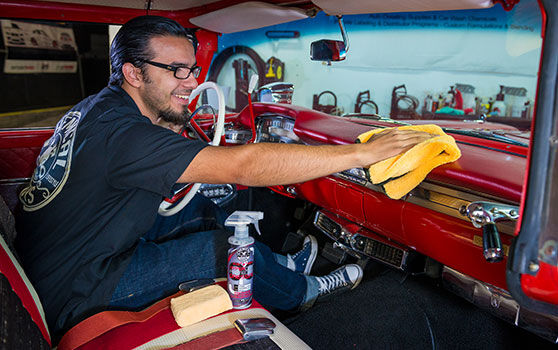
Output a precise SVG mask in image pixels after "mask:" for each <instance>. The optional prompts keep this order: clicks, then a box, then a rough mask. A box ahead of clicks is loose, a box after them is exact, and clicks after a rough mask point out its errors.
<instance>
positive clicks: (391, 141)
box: [361, 129, 436, 167]
mask: <svg viewBox="0 0 558 350" xmlns="http://www.w3.org/2000/svg"><path fill="white" fill-rule="evenodd" d="M434 136H436V135H432V134H429V133H427V132H424V131H415V130H398V129H389V130H384V131H382V132H379V133H377V134H374V135H372V137H370V139H368V141H367V142H366V147H367V150H366V151H365V152H366V153H364V154H363V158H362V165H361V166H362V167H368V166H370V165H372V164H374V163H377V162H380V161H382V160H384V159H388V158H391V157H394V156H396V155H398V154H401V153H404V152H406V151H408V150H409V149H411V148H413V146H415V145H417V144H419V143H421V142H423V141H426V140H428V139H430V138H432V137H434Z"/></svg>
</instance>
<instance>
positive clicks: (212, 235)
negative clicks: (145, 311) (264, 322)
mask: <svg viewBox="0 0 558 350" xmlns="http://www.w3.org/2000/svg"><path fill="white" fill-rule="evenodd" d="M225 219H226V213H225V211H224V210H222V209H221V208H220V207H218V206H217V205H215V204H214V203H213V202H211V201H210V200H209V199H207V198H205V197H203V196H201V195H196V196H195V197H194V198H193V199H192V201H191V202H190V203H189V204H188V205H187V206H186V208H184V209H183V210H182V211H181V212H179V213H178V214H176V215H173V216H170V217H163V216H157V219H156V221H155V224H154V225H153V227H152V228H151V229H150V230H149V231H148V232H147V233H146V234H144V235H143V236H142V237H141V238H140V239H139V244H138V246H137V248H136V251H135V252H134V254H133V256H132V260H131V262H130V264H129V266H128V267H127V269H126V271H125V272H124V274H123V275H122V277H121V279H120V281H119V282H118V285H117V286H116V289H115V290H114V292H113V294H112V298H111V300H110V305H109V306H110V308H111V309H141V308H144V307H146V306H149V305H150V304H152V303H154V302H156V301H157V300H160V299H162V298H164V297H166V296H169V295H172V294H174V293H176V292H177V291H178V285H179V284H180V283H182V282H185V281H189V280H193V279H198V278H215V277H226V269H227V252H228V249H229V244H228V242H227V239H228V237H229V236H230V235H231V234H232V231H228V230H225V229H224V226H223V223H224V221H225ZM264 234H265V233H264ZM254 246H255V249H254V250H255V251H254V284H253V295H254V298H255V299H256V300H257V301H258V302H260V303H262V304H264V305H267V306H271V307H274V308H277V309H281V310H292V309H296V308H298V307H299V306H300V305H301V304H302V302H303V301H304V298H305V294H306V285H307V283H306V279H305V277H304V276H303V275H300V274H298V273H295V272H293V271H291V270H289V269H287V268H286V267H284V266H282V265H280V264H278V263H277V262H276V260H275V258H274V254H273V252H272V251H271V249H270V248H269V247H267V246H266V245H264V244H262V243H260V242H258V241H256V243H255V245H254Z"/></svg>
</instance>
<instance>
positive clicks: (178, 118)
mask: <svg viewBox="0 0 558 350" xmlns="http://www.w3.org/2000/svg"><path fill="white" fill-rule="evenodd" d="M189 116H190V113H189V112H188V109H187V108H186V107H184V111H182V112H176V111H173V110H172V109H170V108H167V109H165V110H159V111H158V117H159V118H161V119H162V120H164V121H166V122H169V123H172V124H176V125H182V126H184V125H186V122H187V121H188V120H189Z"/></svg>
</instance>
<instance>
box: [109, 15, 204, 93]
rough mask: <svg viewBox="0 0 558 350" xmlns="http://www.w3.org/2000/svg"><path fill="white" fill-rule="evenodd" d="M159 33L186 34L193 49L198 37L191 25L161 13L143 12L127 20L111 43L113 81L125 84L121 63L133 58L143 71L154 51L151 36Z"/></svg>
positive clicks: (165, 34)
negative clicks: (187, 25)
mask: <svg viewBox="0 0 558 350" xmlns="http://www.w3.org/2000/svg"><path fill="white" fill-rule="evenodd" d="M156 36H177V37H183V38H186V39H188V40H190V41H191V42H192V45H193V46H194V53H195V52H196V49H197V46H198V40H197V39H196V36H195V35H194V31H193V30H192V29H186V28H184V27H183V26H181V25H180V24H178V23H177V22H176V21H173V20H172V19H169V18H165V17H160V16H140V17H136V18H133V19H131V20H129V21H128V22H126V23H125V24H124V25H123V26H122V28H120V30H119V31H118V33H116V36H115V37H114V39H113V41H112V45H111V46H110V64H111V69H112V71H111V74H110V80H109V84H110V85H122V82H123V79H124V78H123V75H122V66H123V65H124V63H126V62H130V63H131V64H133V65H134V66H136V67H138V68H140V69H141V70H142V71H143V70H144V68H145V62H143V60H151V59H153V57H154V56H155V53H153V52H151V50H150V48H149V40H150V39H151V38H153V37H156Z"/></svg>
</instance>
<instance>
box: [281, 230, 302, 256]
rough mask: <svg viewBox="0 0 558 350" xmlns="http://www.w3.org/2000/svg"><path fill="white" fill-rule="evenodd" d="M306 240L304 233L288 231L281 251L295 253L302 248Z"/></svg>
mask: <svg viewBox="0 0 558 350" xmlns="http://www.w3.org/2000/svg"><path fill="white" fill-rule="evenodd" d="M303 241H304V235H302V234H300V233H298V232H297V233H295V232H289V233H287V237H286V238H285V241H284V242H283V247H282V248H281V253H283V254H287V253H294V252H296V251H298V250H299V249H300V247H301V246H302V242H303Z"/></svg>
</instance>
